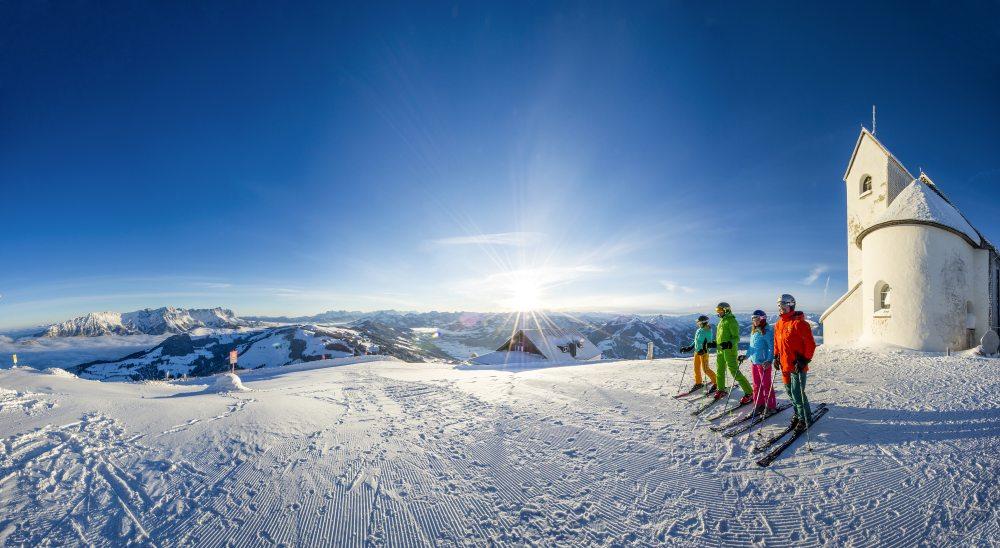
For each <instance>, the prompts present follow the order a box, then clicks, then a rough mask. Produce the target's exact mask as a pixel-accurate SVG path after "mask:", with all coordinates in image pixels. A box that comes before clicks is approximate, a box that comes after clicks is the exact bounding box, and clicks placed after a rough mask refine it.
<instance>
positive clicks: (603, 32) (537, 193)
mask: <svg viewBox="0 0 1000 548" xmlns="http://www.w3.org/2000/svg"><path fill="white" fill-rule="evenodd" d="M182 4H183V5H182ZM332 4H333V3H331V2H320V3H317V4H316V5H314V6H307V5H306V3H304V2H294V3H290V4H289V3H273V4H269V3H266V2H261V3H245V2H239V3H232V4H225V3H215V2H203V3H180V2H177V3H174V2H159V3H157V2H153V3H147V2H124V3H121V4H118V5H113V4H112V3H105V2H73V3H68V2H51V3H42V2H5V3H3V4H2V5H0V52H2V54H0V295H2V296H0V327H12V326H19V325H27V324H40V323H45V322H49V321H57V320H63V319H67V318H69V317H72V316H76V315H79V314H82V313H85V312H89V311H95V310H121V311H125V310H132V309H137V308H144V307H156V306H163V305H173V306H227V307H230V308H233V309H234V310H236V311H237V312H238V313H241V314H255V313H260V314H274V313H281V314H306V313H315V312H320V311H322V310H327V309H359V310H369V309H384V308H395V309H406V310H482V311H486V310H503V309H509V308H520V307H534V306H542V307H546V308H564V309H576V310H608V311H634V312H671V311H673V312H679V311H691V310H708V309H709V308H710V307H711V306H714V304H715V303H716V302H717V301H719V300H727V301H729V302H730V303H732V304H733V306H734V307H735V308H738V309H744V310H749V309H753V308H756V307H764V308H768V309H771V308H773V303H774V299H775V296H776V295H777V294H778V293H781V292H790V293H793V294H795V295H796V296H798V298H799V302H800V308H806V309H808V310H809V311H815V312H820V311H822V309H823V308H825V307H826V305H828V304H829V303H830V302H832V301H833V300H834V299H836V298H837V297H838V296H839V295H840V294H841V293H842V292H843V291H844V290H845V288H846V287H845V286H846V281H845V279H846V272H845V266H846V265H845V262H846V251H845V250H846V243H845V241H846V235H845V234H846V229H845V213H844V199H845V198H844V195H845V189H844V183H843V181H842V179H841V177H842V176H843V172H844V169H845V167H846V164H847V161H848V158H849V156H850V153H851V150H852V147H853V146H854V142H855V139H856V138H857V134H858V131H859V129H860V127H861V125H862V124H865V125H870V120H871V106H872V104H873V103H874V104H877V105H878V119H877V120H878V122H877V123H878V126H877V134H878V137H879V138H880V139H881V140H882V141H883V142H884V143H885V144H886V145H887V146H888V147H889V148H890V150H892V152H893V153H894V154H895V155H896V156H897V157H898V158H899V159H900V160H901V161H902V162H903V163H904V164H905V165H906V166H907V167H908V168H909V169H910V170H911V171H914V172H916V171H917V169H918V168H920V167H922V168H923V169H924V170H925V171H926V172H927V173H928V174H929V175H930V176H931V177H932V178H933V179H934V180H935V182H937V183H938V185H939V186H940V187H941V188H942V189H943V190H944V191H945V192H946V193H947V194H948V195H949V197H950V198H951V199H952V200H953V201H954V202H955V203H956V204H957V205H958V206H959V207H960V208H961V209H962V210H963V212H964V213H965V214H966V215H967V216H968V217H969V219H970V220H971V221H972V223H973V224H974V225H976V226H977V228H979V229H980V230H981V231H983V232H984V234H986V235H987V237H992V238H993V239H994V241H996V240H997V239H1000V215H997V213H998V205H997V204H998V200H997V199H998V198H1000V56H998V55H997V52H998V51H1000V30H998V29H1000V25H998V24H997V23H998V21H1000V16H998V12H1000V9H998V8H997V4H996V3H992V7H990V6H989V4H991V3H986V2H982V3H979V2H977V3H974V4H970V5H963V3H962V2H936V3H933V4H930V5H929V6H926V7H921V6H919V5H911V6H910V7H907V8H906V9H898V8H897V7H896V6H897V5H898V4H897V3H894V2H890V3H885V4H883V5H879V3H877V2H876V3H873V2H859V3H857V4H854V5H849V4H848V3H843V2H836V3H819V2H814V3H809V4H812V6H801V5H799V4H801V3H788V5H786V6H782V5H780V4H771V3H733V2H676V3H674V2H670V3H663V4H641V3H638V2H623V3H612V4H604V3H601V4H598V3H589V4H590V5H584V4H574V3H562V2H556V3H545V2H541V3H529V2H498V3H495V4H488V3H479V2H476V3H466V2H457V3H439V4H438V3H433V2H430V3H425V2H404V3H401V4H399V5H381V6H378V7H375V6H374V3H366V2H362V3H354V4H355V5H354V7H347V6H335V5H332ZM369 4H372V5H371V6H369ZM293 5H294V6H295V7H291V6H293ZM362 6H367V7H362ZM751 6H753V7H751Z"/></svg>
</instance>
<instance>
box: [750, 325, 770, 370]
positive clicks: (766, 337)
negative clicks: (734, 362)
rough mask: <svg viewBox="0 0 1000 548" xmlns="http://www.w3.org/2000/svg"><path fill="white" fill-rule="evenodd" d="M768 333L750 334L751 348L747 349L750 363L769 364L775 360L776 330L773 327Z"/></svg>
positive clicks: (768, 327) (767, 330) (768, 329)
mask: <svg viewBox="0 0 1000 548" xmlns="http://www.w3.org/2000/svg"><path fill="white" fill-rule="evenodd" d="M764 329H765V330H766V331H764V332H763V333H761V332H760V331H754V332H753V333H751V334H750V347H749V348H747V359H749V360H750V363H767V362H769V361H771V360H773V359H774V330H773V329H772V328H771V326H767V327H765V328H764Z"/></svg>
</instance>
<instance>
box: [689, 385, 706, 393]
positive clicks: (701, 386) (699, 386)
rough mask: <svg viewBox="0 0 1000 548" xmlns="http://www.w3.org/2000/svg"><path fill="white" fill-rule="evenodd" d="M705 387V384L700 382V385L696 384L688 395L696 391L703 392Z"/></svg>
mask: <svg viewBox="0 0 1000 548" xmlns="http://www.w3.org/2000/svg"><path fill="white" fill-rule="evenodd" d="M704 387H705V383H703V382H699V383H697V384H695V385H694V386H692V387H691V390H688V394H690V393H691V392H694V391H695V390H701V389H702V388H704Z"/></svg>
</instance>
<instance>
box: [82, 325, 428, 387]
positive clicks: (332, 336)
mask: <svg viewBox="0 0 1000 548" xmlns="http://www.w3.org/2000/svg"><path fill="white" fill-rule="evenodd" d="M231 350H236V351H237V355H238V365H239V367H240V368H242V369H260V368H267V367H282V366H286V365H290V364H296V363H303V362H309V361H316V360H322V359H330V358H342V357H346V356H359V355H367V354H381V353H385V354H386V355H387V356H392V357H396V358H399V359H402V360H408V361H420V360H421V359H436V358H437V359H440V358H442V357H443V358H447V356H446V355H443V354H434V353H428V352H421V351H420V349H419V348H416V347H413V346H412V345H410V344H409V342H408V341H399V340H397V339H396V338H394V336H393V333H392V331H391V330H387V329H381V330H379V329H377V326H372V325H369V326H368V329H367V330H366V331H364V332H361V331H358V330H355V329H347V328H331V327H320V326H315V325H290V326H282V327H271V328H265V329H260V330H253V331H240V332H230V333H212V334H208V335H195V336H192V335H190V334H187V333H182V334H179V335H174V336H172V337H169V338H167V339H166V340H164V341H163V342H162V343H160V344H158V345H157V346H155V347H153V348H151V349H148V350H142V351H140V352H135V353H133V354H130V355H128V356H125V357H123V358H120V359H116V360H95V361H91V362H87V363H83V364H80V365H77V366H76V367H74V368H72V371H73V372H74V373H76V374H77V375H79V376H81V377H83V378H86V379H96V380H108V381H124V380H133V381H134V380H148V379H164V378H178V377H181V376H191V377H200V376H206V375H214V374H216V373H219V372H222V371H228V370H229V368H230V366H229V352H230V351H231Z"/></svg>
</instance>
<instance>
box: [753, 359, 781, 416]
mask: <svg viewBox="0 0 1000 548" xmlns="http://www.w3.org/2000/svg"><path fill="white" fill-rule="evenodd" d="M750 372H751V373H752V374H753V403H754V405H764V406H767V408H768V409H774V408H775V407H777V406H778V404H777V402H776V401H775V399H774V387H773V386H771V363H770V362H768V363H755V364H753V365H752V366H750Z"/></svg>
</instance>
